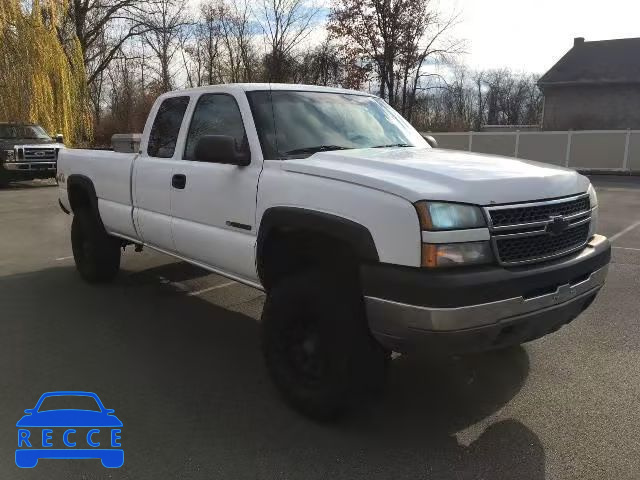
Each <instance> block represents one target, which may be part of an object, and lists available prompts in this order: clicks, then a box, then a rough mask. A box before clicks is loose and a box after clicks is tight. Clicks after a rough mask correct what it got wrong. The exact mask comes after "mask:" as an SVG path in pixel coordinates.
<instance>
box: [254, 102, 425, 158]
mask: <svg viewBox="0 0 640 480" xmlns="http://www.w3.org/2000/svg"><path fill="white" fill-rule="evenodd" d="M247 96H248V98H249V103H250V105H251V110H252V113H253V117H254V119H255V123H256V128H257V130H258V136H259V137H260V144H261V146H262V151H263V155H264V158H265V159H268V160H275V159H287V158H305V157H308V156H310V155H313V154H314V153H316V152H323V151H330V150H346V149H352V148H373V147H378V148H384V147H413V146H420V147H424V146H427V143H426V141H425V140H424V139H423V138H422V137H421V136H420V134H419V133H418V132H417V131H416V130H414V128H413V127H411V125H410V124H409V123H407V122H406V121H405V120H404V119H403V118H402V117H401V116H400V115H399V114H398V113H397V112H396V111H395V110H393V109H392V108H391V107H389V106H388V105H387V104H386V103H384V102H383V101H382V100H380V99H378V98H375V97H370V96H367V95H357V94H343V93H327V92H302V91H288V90H281V91H277V90H276V91H271V92H269V91H254V92H247Z"/></svg>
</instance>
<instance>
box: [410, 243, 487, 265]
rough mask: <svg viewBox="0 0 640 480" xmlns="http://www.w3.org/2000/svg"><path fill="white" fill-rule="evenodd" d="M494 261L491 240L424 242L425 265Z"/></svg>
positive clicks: (423, 258) (472, 263) (423, 262)
mask: <svg viewBox="0 0 640 480" xmlns="http://www.w3.org/2000/svg"><path fill="white" fill-rule="evenodd" d="M491 262H493V252H492V251H491V246H490V245H489V242H466V243H440V244H438V243H423V244H422V266H423V267H431V268H435V267H454V266H462V265H477V264H480V263H491Z"/></svg>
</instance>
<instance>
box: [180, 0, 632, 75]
mask: <svg viewBox="0 0 640 480" xmlns="http://www.w3.org/2000/svg"><path fill="white" fill-rule="evenodd" d="M248 1H249V3H250V4H251V3H253V2H255V6H256V7H257V6H258V5H260V4H261V2H260V1H259V0H248ZM308 1H309V2H310V3H313V4H316V5H319V6H322V7H324V8H322V13H321V15H320V18H318V24H317V25H316V27H315V29H314V31H313V32H312V34H311V35H310V36H309V37H308V38H307V41H306V42H303V43H304V44H306V45H309V44H313V43H316V42H319V41H321V39H322V38H324V37H325V35H326V29H325V28H324V21H323V20H324V19H326V15H327V13H328V12H329V7H330V6H331V3H332V0H308ZM431 2H432V4H433V5H434V6H436V8H438V9H439V10H440V11H441V12H442V14H443V15H451V14H453V13H459V14H460V22H459V24H458V25H457V26H456V27H455V30H453V31H452V34H453V35H454V36H455V37H456V38H461V39H465V40H466V53H465V54H464V55H462V56H461V57H460V61H461V62H463V63H466V64H467V65H468V66H470V67H471V68H474V69H488V68H503V67H507V68H510V69H511V70H514V71H516V72H523V73H534V74H540V75H541V74H544V73H545V72H546V71H547V70H548V69H549V68H551V67H552V66H553V65H554V64H555V63H556V62H557V61H558V60H559V59H560V58H561V57H562V56H563V55H564V54H565V53H566V52H567V51H568V50H569V49H570V48H571V47H572V46H573V39H574V37H585V40H586V41H593V40H607V39H612V38H628V37H640V0H598V1H596V0H535V1H533V0H431ZM189 3H190V4H191V5H192V7H194V8H195V7H196V6H197V5H198V4H199V3H200V0H189ZM306 45H305V47H306Z"/></svg>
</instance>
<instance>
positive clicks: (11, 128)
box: [0, 125, 51, 140]
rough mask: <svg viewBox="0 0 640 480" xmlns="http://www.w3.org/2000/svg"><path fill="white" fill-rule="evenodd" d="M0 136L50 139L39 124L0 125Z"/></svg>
mask: <svg viewBox="0 0 640 480" xmlns="http://www.w3.org/2000/svg"><path fill="white" fill-rule="evenodd" d="M0 138H10V139H23V138H24V139H32V140H36V139H37V140H51V137H50V136H49V135H47V132H45V131H44V129H43V128H42V127H41V126H40V125H0Z"/></svg>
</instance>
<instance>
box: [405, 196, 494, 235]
mask: <svg viewBox="0 0 640 480" xmlns="http://www.w3.org/2000/svg"><path fill="white" fill-rule="evenodd" d="M415 206H416V210H417V211H418V218H419V219H420V229H421V230H463V229H466V228H478V227H486V226H487V222H486V221H485V219H484V216H483V215H482V210H480V208H479V207H476V206H473V205H463V204H460V203H445V202H418V203H416V204H415Z"/></svg>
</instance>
